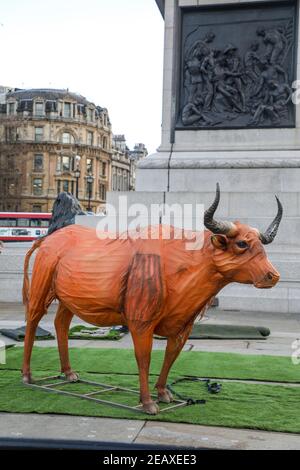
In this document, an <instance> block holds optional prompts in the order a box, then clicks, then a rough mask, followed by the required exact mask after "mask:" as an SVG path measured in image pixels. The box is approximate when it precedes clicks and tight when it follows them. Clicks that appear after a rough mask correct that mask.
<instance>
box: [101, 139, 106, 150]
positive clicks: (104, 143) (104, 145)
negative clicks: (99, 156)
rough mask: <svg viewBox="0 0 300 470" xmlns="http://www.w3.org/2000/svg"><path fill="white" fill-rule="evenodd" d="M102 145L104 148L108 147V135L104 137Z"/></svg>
mask: <svg viewBox="0 0 300 470" xmlns="http://www.w3.org/2000/svg"><path fill="white" fill-rule="evenodd" d="M102 147H103V148H104V149H106V148H107V137H103V140H102Z"/></svg>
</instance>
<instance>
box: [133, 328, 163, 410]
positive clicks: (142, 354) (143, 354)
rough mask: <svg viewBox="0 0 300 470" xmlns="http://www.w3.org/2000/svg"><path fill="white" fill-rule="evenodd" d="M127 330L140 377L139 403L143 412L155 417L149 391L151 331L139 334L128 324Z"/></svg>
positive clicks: (153, 404) (154, 404) (154, 407)
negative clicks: (131, 340) (130, 337)
mask: <svg viewBox="0 0 300 470" xmlns="http://www.w3.org/2000/svg"><path fill="white" fill-rule="evenodd" d="M128 326H129V330H130V333H131V336H132V339H133V344H134V352H135V357H136V362H137V365H138V368H139V377H140V401H141V403H142V405H143V410H144V411H145V412H146V413H147V414H150V415H156V414H157V413H158V412H159V407H158V406H157V404H156V403H155V402H154V401H153V400H152V398H151V395H150V389H149V368H150V360H151V350H152V343H153V331H152V330H151V331H146V332H140V331H137V329H136V327H135V326H134V325H131V324H130V323H129V325H128Z"/></svg>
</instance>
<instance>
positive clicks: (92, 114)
mask: <svg viewBox="0 0 300 470" xmlns="http://www.w3.org/2000/svg"><path fill="white" fill-rule="evenodd" d="M88 120H89V121H93V120H94V110H93V109H90V108H88Z"/></svg>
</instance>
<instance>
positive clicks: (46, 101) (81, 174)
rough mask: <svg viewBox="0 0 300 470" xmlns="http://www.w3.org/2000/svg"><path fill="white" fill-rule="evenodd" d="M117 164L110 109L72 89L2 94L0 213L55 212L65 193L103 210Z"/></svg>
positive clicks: (90, 208)
mask: <svg viewBox="0 0 300 470" xmlns="http://www.w3.org/2000/svg"><path fill="white" fill-rule="evenodd" d="M5 91H6V90H5ZM111 161H112V132H111V124H110V120H109V115H108V111H107V109H105V108H101V107H100V106H95V105H94V104H93V103H91V102H89V101H87V100H86V99H85V98H84V97H82V96H80V95H77V94H75V93H71V92H69V91H68V90H51V89H35V90H14V91H8V92H6V93H2V94H1V101H0V211H16V212H18V211H22V212H50V211H51V209H52V206H53V202H54V200H55V198H56V196H57V194H58V193H59V192H61V191H68V192H71V193H72V194H74V195H76V196H77V197H78V199H79V201H80V203H81V205H82V207H83V208H84V209H85V210H90V211H93V212H97V211H101V209H103V208H104V207H105V202H106V192H107V191H108V190H110V189H111Z"/></svg>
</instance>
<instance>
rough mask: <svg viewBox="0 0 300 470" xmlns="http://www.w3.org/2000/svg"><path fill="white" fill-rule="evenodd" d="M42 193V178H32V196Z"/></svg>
mask: <svg viewBox="0 0 300 470" xmlns="http://www.w3.org/2000/svg"><path fill="white" fill-rule="evenodd" d="M42 193H43V180H42V179H41V178H34V180H33V194H34V196H41V194H42Z"/></svg>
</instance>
